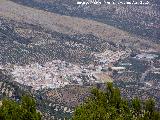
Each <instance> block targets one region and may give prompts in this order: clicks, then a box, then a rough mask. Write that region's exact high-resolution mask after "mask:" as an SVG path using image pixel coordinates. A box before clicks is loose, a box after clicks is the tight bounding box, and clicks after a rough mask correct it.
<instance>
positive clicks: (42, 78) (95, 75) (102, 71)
mask: <svg viewBox="0 0 160 120" xmlns="http://www.w3.org/2000/svg"><path fill="white" fill-rule="evenodd" d="M128 55H129V53H127V52H126V51H116V52H113V51H110V50H108V51H105V52H104V53H95V54H94V56H95V58H96V59H95V60H94V62H93V64H90V65H78V64H77V65H76V64H72V63H68V62H65V61H61V60H53V61H50V62H46V63H45V64H39V63H33V64H29V65H24V66H19V65H12V64H8V65H6V66H3V67H6V68H7V69H10V71H11V74H12V75H13V78H14V80H15V81H17V82H18V83H21V84H23V85H27V86H32V87H33V89H35V90H39V89H43V88H59V87H64V86H65V85H72V84H77V85H84V84H93V83H104V82H106V80H107V79H108V80H110V81H112V79H111V78H110V75H111V74H112V72H111V71H109V70H108V68H109V67H111V68H112V69H113V70H123V69H125V68H123V67H113V66H112V65H113V63H114V62H116V61H118V60H119V59H122V58H124V57H127V56H128ZM1 67H2V66H1ZM3 67H2V68H3Z"/></svg>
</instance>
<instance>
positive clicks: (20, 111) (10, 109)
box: [0, 96, 41, 120]
mask: <svg viewBox="0 0 160 120" xmlns="http://www.w3.org/2000/svg"><path fill="white" fill-rule="evenodd" d="M0 120H41V115H40V113H39V112H37V111H36V102H35V100H34V99H33V98H31V97H29V96H23V97H22V99H21V101H20V103H17V102H15V101H13V100H9V99H4V100H3V101H2V106H1V107H0Z"/></svg>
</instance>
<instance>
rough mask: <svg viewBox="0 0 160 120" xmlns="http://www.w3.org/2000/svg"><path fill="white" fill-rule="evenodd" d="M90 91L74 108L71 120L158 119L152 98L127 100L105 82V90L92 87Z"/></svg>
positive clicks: (159, 113)
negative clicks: (85, 98) (89, 94)
mask: <svg viewBox="0 0 160 120" xmlns="http://www.w3.org/2000/svg"><path fill="white" fill-rule="evenodd" d="M91 93H92V95H91V96H90V97H88V98H87V100H86V101H85V102H84V103H82V104H81V105H79V106H78V107H77V108H76V109H75V112H74V114H73V117H72V120H160V112H159V111H156V108H155V102H154V100H153V99H148V100H146V101H141V100H140V99H138V98H135V99H132V100H131V101H127V100H125V99H124V98H122V97H121V94H120V90H119V89H118V88H116V87H113V84H112V83H107V85H106V90H105V91H102V90H100V89H98V88H94V89H92V90H91Z"/></svg>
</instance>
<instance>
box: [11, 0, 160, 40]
mask: <svg viewBox="0 0 160 120" xmlns="http://www.w3.org/2000/svg"><path fill="white" fill-rule="evenodd" d="M13 1H15V2H18V3H20V4H23V5H28V6H31V7H35V8H39V9H44V10H46V11H50V12H56V13H59V14H63V15H69V16H77V17H82V18H89V19H93V20H97V21H100V22H103V23H106V24H110V25H113V26H116V27H118V28H120V29H124V30H126V31H129V32H131V33H135V34H137V35H141V36H148V37H150V38H152V39H156V41H157V42H159V39H160V30H159V29H160V2H159V1H158V0H148V1H149V2H150V4H149V5H107V4H106V3H104V1H105V0H100V1H101V2H102V4H101V5H93V4H91V5H87V6H81V5H77V1H79V0H65V1H64V0H45V1H43V0H13ZM84 1H85V0H84ZM86 1H87V0H86ZM109 1H113V0H109ZM120 1H127V0H120ZM107 2H108V1H107ZM116 2H118V1H116ZM127 2H128V1H127ZM144 2H145V1H144Z"/></svg>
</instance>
